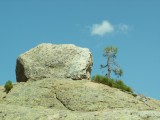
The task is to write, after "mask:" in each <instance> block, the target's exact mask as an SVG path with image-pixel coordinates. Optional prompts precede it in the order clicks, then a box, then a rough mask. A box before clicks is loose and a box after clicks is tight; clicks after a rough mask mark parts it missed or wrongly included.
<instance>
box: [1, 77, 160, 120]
mask: <svg viewBox="0 0 160 120" xmlns="http://www.w3.org/2000/svg"><path fill="white" fill-rule="evenodd" d="M0 95H2V96H0V119H2V120H10V119H14V120H22V119H23V120H25V119H26V120H36V119H39V120H46V119H47V120H56V119H59V120H72V119H74V120H159V119H160V113H159V110H160V101H158V100H154V99H152V98H147V97H144V96H140V95H137V96H133V95H131V94H127V93H125V92H122V91H120V90H118V89H116V88H111V87H109V86H106V85H103V84H98V83H93V82H90V81H87V80H81V81H74V80H72V79H67V80H66V79H52V78H46V79H43V80H37V81H32V80H29V81H27V82H22V83H17V84H14V86H13V89H12V90H11V91H10V92H9V93H8V94H6V93H5V92H4V88H3V87H0Z"/></svg>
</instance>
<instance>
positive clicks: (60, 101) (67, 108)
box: [55, 93, 75, 111]
mask: <svg viewBox="0 0 160 120" xmlns="http://www.w3.org/2000/svg"><path fill="white" fill-rule="evenodd" d="M55 95H56V99H57V100H58V101H59V102H60V103H62V105H63V106H64V107H65V108H67V109H68V110H70V111H75V110H73V109H71V108H69V107H67V106H66V105H65V104H64V102H63V101H62V100H61V99H59V98H58V97H57V94H56V93H55Z"/></svg>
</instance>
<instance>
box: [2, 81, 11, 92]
mask: <svg viewBox="0 0 160 120" xmlns="http://www.w3.org/2000/svg"><path fill="white" fill-rule="evenodd" d="M4 88H5V91H6V92H7V93H8V92H9V91H10V90H11V89H12V88H13V84H12V81H10V80H8V81H7V82H6V84H5V86H4Z"/></svg>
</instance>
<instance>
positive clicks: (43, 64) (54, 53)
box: [16, 43, 93, 82]
mask: <svg viewBox="0 0 160 120" xmlns="http://www.w3.org/2000/svg"><path fill="white" fill-rule="evenodd" d="M92 65H93V61H92V55H91V52H90V51H89V49H87V48H81V47H77V46H75V45H72V44H60V45H56V44H45V43H43V44H40V45H38V46H37V47H35V48H33V49H31V50H29V51H27V52H26V53H24V54H22V55H20V56H19V57H18V58H17V63H16V77H17V82H26V81H27V80H28V79H32V80H37V79H43V78H71V79H73V80H81V79H89V78H90V73H91V69H92Z"/></svg>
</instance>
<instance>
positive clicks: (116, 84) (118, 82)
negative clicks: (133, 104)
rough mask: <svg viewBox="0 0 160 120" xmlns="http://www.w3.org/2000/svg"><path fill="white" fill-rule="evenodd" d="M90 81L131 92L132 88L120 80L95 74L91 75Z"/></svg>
mask: <svg viewBox="0 0 160 120" xmlns="http://www.w3.org/2000/svg"><path fill="white" fill-rule="evenodd" d="M92 81H93V82H96V83H102V84H105V85H108V86H110V87H114V88H118V89H120V90H122V91H127V92H131V93H133V90H132V89H131V88H130V87H129V86H127V85H125V84H124V82H123V81H122V80H114V79H110V78H107V77H105V76H100V75H96V76H93V77H92Z"/></svg>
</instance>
